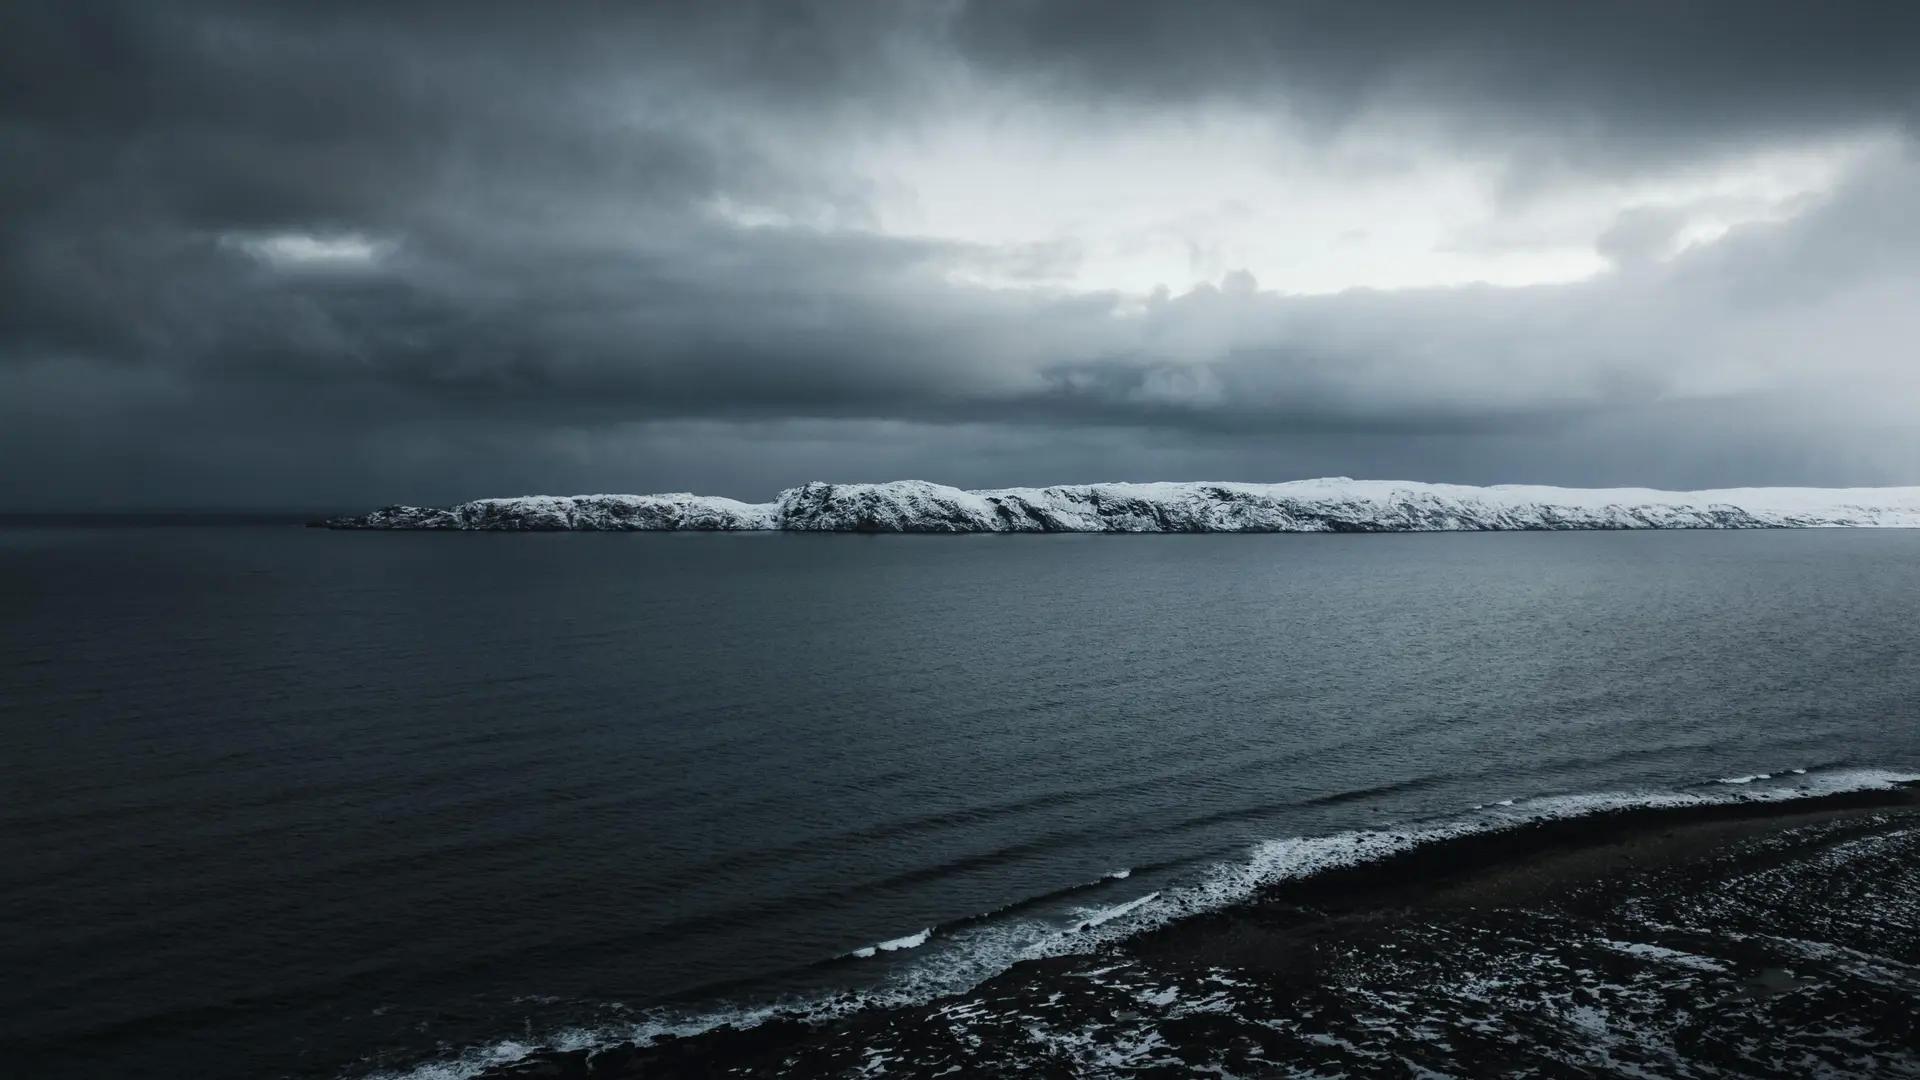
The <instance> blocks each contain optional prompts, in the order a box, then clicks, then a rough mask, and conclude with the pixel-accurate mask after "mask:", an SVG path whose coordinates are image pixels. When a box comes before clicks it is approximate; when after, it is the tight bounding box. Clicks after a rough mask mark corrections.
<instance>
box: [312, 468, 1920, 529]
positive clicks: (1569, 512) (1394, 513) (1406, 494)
mask: <svg viewBox="0 0 1920 1080" xmlns="http://www.w3.org/2000/svg"><path fill="white" fill-rule="evenodd" d="M321 524H324V525H326V526H328V527H330V528H336V529H496V530H517V529H539V530H555V529H579V530H595V531H626V530H649V531H653V530H672V529H693V530H707V531H720V530H737V529H762V530H764V529H786V530H793V531H806V532H937V533H962V532H1438V531H1448V530H1511V529H1779V528H1820V527H1836V526H1851V527H1861V528H1872V527H1878V528H1920V488H1916V487H1898V488H1896V487H1888V488H1732V489H1728V490H1724V491H1655V490H1652V489H1649V488H1557V487H1527V486H1521V485H1513V484H1501V485H1498V486H1495V487H1465V486H1461V485H1457V484H1420V483H1411V482H1401V481H1392V480H1349V479H1346V478H1345V477H1339V478H1334V479H1326V480H1296V481H1293V482H1291V483H1285V484H1203V483H1184V484H1074V485H1063V486H1059V487H1046V488H1006V489H1003V490H998V491H962V490H960V489H959V488H950V487H944V486H942V485H940V484H929V483H926V482H924V481H920V480H896V481H894V482H892V483H888V484H826V483H811V484H807V485H805V486H804V487H797V488H790V489H788V490H786V491H783V492H781V493H780V497H779V498H778V499H776V500H775V501H773V502H770V503H743V502H736V501H735V500H733V499H721V498H715V497H712V496H706V495H690V494H686V493H684V492H682V493H677V494H671V495H573V496H556V495H530V496H525V497H522V498H517V499H478V500H475V501H473V502H468V503H461V504H460V505H459V506H455V507H452V508H449V509H437V508H427V507H415V506H389V507H386V508H385V509H382V510H376V511H374V512H373V513H371V514H366V515H364V516H360V517H344V518H333V519H331V520H329V521H326V522H322V523H321Z"/></svg>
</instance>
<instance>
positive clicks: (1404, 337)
mask: <svg viewBox="0 0 1920 1080" xmlns="http://www.w3.org/2000/svg"><path fill="white" fill-rule="evenodd" d="M1911 18H1912V17H1911V16H1909V15H1905V14H1904V13H1903V9H1900V8H1898V7H1897V6H1894V5H1864V4H1863V5H1832V6H1827V7H1823V8H1819V9H1815V8H1811V7H1804V6H1801V5H1790V6H1789V5H1780V6H1774V5H1763V4H1739V5H1719V4H1704V3H1697V4H1660V5H1651V4H1650V5H1645V6H1635V5H1630V6H1628V7H1627V8H1624V9H1622V8H1608V9H1601V8H1594V9H1591V10H1584V11H1583V10H1580V9H1574V10H1572V11H1569V10H1568V9H1565V8H1563V7H1560V6H1557V5H1536V4H1515V5H1466V6H1460V5H1429V4H1416V3H1408V4H1393V5H1384V4H1339V5H1313V4H1309V5H1288V6H1276V5H1253V4H1247V5H1242V4H1228V3H1214V4H1202V5H1195V6H1185V5H1183V6H1166V5H1144V6H1142V7H1140V8H1139V9H1138V10H1133V9H1126V10H1122V9H1120V8H1117V7H1115V6H1112V5H1106V4H1102V5H1095V6H1081V5H1071V4H1001V3H995V4H929V5H915V4H906V5H884V6H870V5H854V4H792V3H783V4H771V5H764V6H749V5H721V6H718V7H712V6H706V7H704V8H702V7H698V6H695V5H659V6H653V5H634V6H623V7H620V6H597V5H594V6H590V5H565V6H561V7H551V6H529V5H518V4H512V5H509V4H500V5H490V4H483V5H471V4H460V5H453V6H450V7H439V6H436V5H372V4H368V5H359V4H330V5H324V6H317V7H309V6H288V7H285V8H279V7H268V6H263V5H253V4H248V5H240V4H235V5H223V4H194V3H186V4H168V5H153V4H134V3H128V4H110V3H103V4H88V5H72V4H55V3H45V4H33V3H27V4H16V5H12V6H11V7H10V9H9V13H8V15H7V16H6V19H7V23H8V25H7V28H6V32H5V33H0V76H4V85H5V86H6V87H7V91H8V92H7V93H6V94H5V95H4V96H3V97H0V152H4V154H5V159H6V160H7V162H8V168H7V169H6V170H5V171H4V174H3V175H0V452H3V453H4V455H5V457H6V460H7V461H8V462H10V463H16V464H14V465H13V467H10V468H8V469H7V470H5V475H4V478H0V498H4V499H7V500H9V501H11V502H13V503H16V504H32V505H55V504H66V505H114V504H139V505H167V504H172V505H180V504H196V505H254V504H268V503H271V504H276V505H287V504H301V503H312V504H327V505H357V504H361V503H370V502H379V501H385V500H388V499H403V498H404V499H417V500H447V499H453V498H461V497H468V496H471V495H476V494H484V493H506V492H513V491H519V490H580V489H587V488H604V489H625V490H634V489H660V488H689V487H691V488H704V489H707V490H713V491H716V492H720V493H727V494H738V495H742V496H752V497H761V496H765V495H766V494H768V493H769V492H770V491H771V489H772V488H774V487H777V486H780V485H782V484H787V483H793V482H797V481H800V480H803V479H809V478H814V477H819V476H830V477H846V478H869V479H872V478H885V477H888V476H893V475H907V474H915V475H924V476H928V477H929V478H932V479H942V480H950V481H953V482H960V483H969V484H993V483H1016V482H1018V483H1038V482H1050V481H1069V480H1089V479H1112V478H1146V477H1163V478H1180V477H1200V476H1205V475H1213V476H1219V477H1229V478H1246V479H1255V478H1276V479H1277V478H1285V477H1289V476H1294V475H1301V474H1303V473H1327V472H1333V473H1342V472H1343V473H1352V474H1369V475H1396V476H1409V477H1419V478H1429V479H1457V480H1469V481H1489V482H1490V481H1498V480H1529V481H1541V482H1556V481H1557V482H1568V483H1581V482H1646V483H1670V484H1711V483H1747V482H1888V481H1893V480H1909V481H1910V480H1912V479H1914V477H1915V475H1916V473H1915V470H1916V468H1920V455H1917V453H1916V447H1920V437H1917V436H1916V435H1915V434H1914V433H1913V432H1911V431H1909V430H1907V427H1908V425H1906V424H1904V423H1903V422H1902V418H1903V412H1902V410H1903V409H1904V408H1907V407H1910V406H1912V405H1914V404H1917V403H1920V395H1917V394H1916V384H1915V376H1914V373H1913V371H1912V367H1913V365H1912V364H1911V360H1910V354H1909V349H1908V345H1907V343H1908V342H1910V341H1912V340H1915V336H1914V335H1915V333H1916V332H1920V322H1917V321H1916V318H1915V316H1914V315H1913V314H1912V313H1913V312H1914V311H1916V310H1920V304H1916V303H1915V301H1916V300H1920V295H1916V292H1917V291H1920V287H1917V286H1916V282H1917V281H1920V276H1917V275H1920V227H1916V226H1914V225H1913V224H1911V222H1914V221H1920V214H1917V213H1916V210H1920V207H1916V206H1915V205H1914V203H1915V201H1916V199H1915V196H1914V192H1916V191H1920V182H1917V181H1920V167H1916V164H1915V162H1914V161H1913V160H1912V158H1911V157H1910V156H1908V155H1907V154H1906V153H1905V152H1904V151H1898V152H1888V153H1886V154H1883V155H1881V156H1880V157H1879V158H1877V159H1875V160H1873V161H1871V162H1870V163H1869V164H1868V165H1867V166H1866V167H1865V168H1863V169H1862V170H1861V171H1860V172H1859V173H1858V174H1857V175H1855V176H1853V177H1851V178H1850V179H1849V181H1848V182H1847V183H1846V184H1845V185H1844V186H1843V187H1842V188H1841V189H1840V190H1838V191H1837V192H1835V193H1834V194H1833V195H1831V196H1830V197H1828V198H1827V199H1825V200H1824V201H1821V202H1819V203H1817V204H1814V205H1809V206H1806V207H1803V208H1801V212H1800V213H1799V214H1798V215H1797V216H1795V217H1793V218H1791V219H1790V220H1786V221H1782V222H1778V223H1772V224H1755V225H1747V226H1742V227H1740V228H1738V229H1736V231H1735V233H1734V234H1733V235H1731V236H1729V237H1728V238H1726V239H1723V240H1721V241H1719V242H1718V243H1714V244H1709V245H1705V246H1701V247H1698V248H1695V249H1692V250H1690V251H1688V252H1686V253H1683V254H1681V255H1679V256H1677V257H1674V258H1671V259H1664V258H1662V256H1663V255H1664V254H1665V253H1666V251H1667V249H1669V248H1670V247H1671V246H1672V244H1673V243H1674V241H1675V239H1676V237H1677V235H1678V230H1679V228H1680V227H1681V225H1682V224H1683V222H1682V221H1681V220H1680V219H1679V218H1677V217H1676V216H1675V215H1674V214H1673V213H1671V212H1667V211H1662V210H1659V209H1641V210H1635V211H1633V212H1631V213H1629V214H1625V215H1623V216H1622V217H1621V219H1620V220H1619V221H1618V222H1617V223H1616V224H1615V225H1614V227H1613V228H1612V229H1610V230H1608V231H1607V232H1606V234H1605V235H1604V236H1603V237H1602V238H1601V239H1600V241H1599V243H1600V250H1601V251H1602V253H1603V254H1606V255H1607V256H1609V257H1610V258H1612V259H1613V260H1614V261H1615V262H1616V263H1617V269H1616V270H1615V271H1614V272H1612V273H1609V274H1604V275H1601V276H1599V277H1597V278H1593V279H1591V280H1587V281H1583V282H1578V283H1574V284H1567V285H1552V286H1534V287H1528V288H1519V289H1500V288H1492V287H1487V286H1467V287H1459V288H1444V289H1422V290H1406V291H1399V292H1374V291H1367V290H1355V291H1350V292H1347V293H1342V294H1338V295H1332V296H1282V295H1276V294H1273V293H1267V292H1260V291H1258V290H1257V288H1255V287H1254V284H1253V283H1252V282H1251V280H1250V279H1247V278H1244V277H1230V278H1229V279H1227V280H1225V281H1223V282H1222V285H1221V287H1219V288H1206V289H1200V290H1196V291H1194V292H1192V293H1188V294H1184V295H1177V296H1161V297H1158V298H1156V299H1154V300H1152V301H1150V302H1149V303H1147V304H1146V305H1144V306H1140V307H1135V306H1132V305H1131V301H1130V300H1129V299H1128V298H1123V297H1120V296H1118V295H1116V294H1109V293H1097V292H1096V293H1081V294H1069V293H1063V292H1059V291H1053V290H1046V289H1007V288H997V289H995V288H986V287H981V286H978V285H968V284H964V283H961V282H962V281H964V278H962V279H956V278H955V276H954V275H953V273H952V271H953V270H954V269H955V268H956V267H958V268H968V267H985V268H989V269H991V270H992V271H993V272H995V273H997V274H1001V275H1010V276H1012V277H1015V278H1019V277H1021V276H1022V275H1025V274H1035V275H1044V274H1045V273H1046V272H1047V271H1048V268H1049V267H1052V266H1055V265H1057V264H1060V263H1063V262H1065V263H1070V262H1072V261H1073V260H1074V259H1075V258H1077V257H1078V253H1077V252H1075V251H1073V250H1072V249H1071V247H1070V246H1066V245H1062V244H1061V243H1059V242H1048V241H1045V240H1043V239H1039V238H1037V239H1036V240H1035V242H1034V243H1032V244H1027V245H1014V246H997V245H988V244H975V243H968V242H961V241H951V240H935V239H924V238H913V237H908V236H900V235H891V234H887V233H883V232H881V231H880V230H878V229H877V228H876V227H875V224H874V220H873V216H872V207H871V199H872V197H873V194H874V193H873V192H872V191H871V190H870V189H869V187H868V186H867V185H868V182H867V181H866V180H865V179H863V178H862V177H861V176H859V175H858V174H857V173H855V172H853V171H850V170H848V169H846V168H845V167H844V166H843V163H842V162H841V161H840V159H839V157H838V151H839V148H842V147H844V146H846V145H848V143H847V140H849V139H854V138H857V137H858V136H859V135H860V134H861V133H862V132H871V131H876V130H901V131H909V132H910V131H912V130H914V129H915V128H916V126H917V125H920V124H923V123H925V122H927V121H928V120H929V119H930V118H932V117H935V116H937V115H938V114H939V112H940V110H942V109H946V108H950V107H951V106H952V103H953V100H954V99H953V95H954V94H956V93H964V91H965V90H966V89H967V88H969V87H972V88H981V87H987V88H991V89H993V91H994V92H995V93H998V94H1002V95H1005V96H1006V97H1007V99H1008V100H1014V101H1021V100H1027V101H1034V102H1041V103H1047V104H1050V105H1053V106H1059V107H1063V108H1069V109H1085V110H1095V111H1101V112H1105V113H1108V114H1115V113H1120V114H1124V113H1126V112H1127V111H1128V110H1140V111H1142V112H1151V111H1155V110H1164V109H1169V108H1175V107H1182V108H1185V107H1205V106H1206V104H1207V103H1208V102H1212V101H1220V100H1232V101H1238V102H1242V103H1253V104H1255V105H1266V104H1273V103H1280V104H1284V106H1285V107H1286V109H1288V110H1289V111H1291V112H1292V113H1294V114H1297V115H1298V116H1300V117H1301V118H1303V119H1305V120H1306V121H1307V122H1309V123H1310V124H1311V125H1314V126H1315V128H1316V129H1317V130H1321V131H1332V130H1335V129H1338V128H1340V127H1342V126H1343V125H1346V124H1349V123H1357V122H1359V121H1360V120H1361V119H1362V118H1365V117H1369V116H1379V115H1387V116H1391V117H1397V118H1398V120H1396V122H1404V123H1410V124H1414V125H1415V126H1416V127H1418V126H1419V125H1426V126H1425V128H1424V129H1423V130H1426V131H1428V132H1429V136H1430V137H1431V138H1434V139H1438V140H1441V141H1442V142H1446V141H1448V140H1467V141H1471V142H1473V143H1474V144H1475V145H1483V146H1484V145H1493V146H1497V147H1500V148H1502V149H1503V152H1507V153H1511V154H1512V155H1513V156H1514V157H1515V159H1516V160H1522V159H1524V160H1527V161H1532V162H1535V163H1536V164H1537V163H1538V162H1539V161H1542V160H1547V159H1552V160H1554V161H1557V162H1560V163H1561V164H1563V165H1566V167H1569V168H1577V169H1590V170H1597V171H1600V172H1608V173H1615V172H1631V171H1633V170H1636V169H1642V168H1646V167H1650V166H1649V164H1648V163H1649V162H1652V161H1656V160H1658V161H1666V162H1671V161H1673V160H1688V159H1690V158H1691V157H1693V156H1699V157H1702V158H1705V157H1710V156H1712V155H1714V154H1717V153H1720V152H1721V151H1722V150H1723V149H1724V148H1725V147H1726V146H1729V145H1735V144H1757V143H1765V142H1768V141H1769V140H1778V139H1785V138H1789V137H1801V136H1808V135H1815V136H1817V135H1820V134H1822V133H1834V134H1844V133H1849V132H1856V131H1861V130H1866V129H1868V128H1871V127H1875V126H1882V127H1884V126H1885V125H1889V124H1891V125H1911V123H1912V121H1913V118H1914V107H1915V101H1916V96H1915V94H1916V85H1917V84H1916V78H1920V77H1917V76H1916V75H1915V72H1916V71H1920V66H1916V65H1915V64H1914V63H1913V62H1912V61H1913V60H1915V59H1916V57H1914V56H1913V55H1912V53H1913V51H1914V46H1913V42H1915V41H1916V40H1920V33H1916V32H1915V31H1916V30H1917V29H1920V27H1915V26H1910V25H1902V23H1903V22H1904V21H1909V20H1911ZM955 87H959V88H960V90H956V89H955ZM1549 171H1551V170H1549ZM724 202H731V203H733V204H737V205H742V206H750V207H754V208H759V210H761V211H764V212H766V213H769V214H773V215H775V216H776V218H777V220H776V221H775V223H774V224H769V225H760V226H755V225H750V224H743V223H742V222H741V221H740V220H730V219H728V218H727V217H726V215H724V214H716V213H714V212H712V208H713V207H714V206H715V205H717V204H719V203H724ZM780 222H801V223H802V224H798V225H795V224H781V223H780ZM809 223H811V224H809ZM289 238H292V239H289ZM295 241H298V242H302V243H306V244H308V245H309V248H307V249H299V250H304V251H305V257H299V250H295V249H292V248H288V247H287V245H288V244H292V243H295ZM276 245H280V246H276ZM288 251H295V254H292V255H290V254H288ZM315 252H318V253H319V254H318V255H315V254H314V253H315ZM329 253H331V254H329Z"/></svg>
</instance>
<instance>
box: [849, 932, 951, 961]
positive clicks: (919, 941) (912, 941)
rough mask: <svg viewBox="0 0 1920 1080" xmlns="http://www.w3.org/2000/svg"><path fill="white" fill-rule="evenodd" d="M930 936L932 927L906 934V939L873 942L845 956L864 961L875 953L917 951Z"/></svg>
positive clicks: (898, 938)
mask: <svg viewBox="0 0 1920 1080" xmlns="http://www.w3.org/2000/svg"><path fill="white" fill-rule="evenodd" d="M932 936H933V927H931V926H929V927H927V928H926V929H925V930H922V931H920V932H919V933H917V934H908V935H907V936H906V937H897V938H894V939H893V940H891V941H880V942H875V943H874V944H872V945H868V946H866V947H865V948H860V949H855V950H853V951H852V952H850V953H848V954H847V955H848V956H857V957H859V958H860V959H862V960H865V959H866V958H867V957H869V956H872V955H873V954H875V953H883V952H899V951H901V950H902V949H917V948H919V947H920V946H922V945H925V944H926V943H927V939H928V938H930V937H932Z"/></svg>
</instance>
